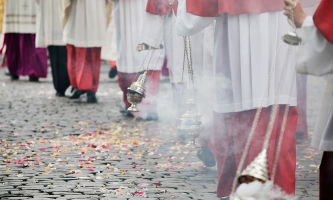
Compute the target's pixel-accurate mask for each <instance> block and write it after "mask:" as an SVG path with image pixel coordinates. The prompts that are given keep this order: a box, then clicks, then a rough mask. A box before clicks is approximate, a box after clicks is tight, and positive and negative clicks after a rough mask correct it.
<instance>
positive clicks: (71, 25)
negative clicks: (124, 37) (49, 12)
mask: <svg viewBox="0 0 333 200" xmlns="http://www.w3.org/2000/svg"><path fill="white" fill-rule="evenodd" d="M65 3H67V4H65V5H66V6H68V7H64V8H62V9H65V10H63V11H62V12H64V13H65V15H66V14H67V9H68V10H69V11H70V12H69V15H68V16H64V19H63V21H65V23H64V22H63V24H64V30H63V41H64V42H65V43H66V44H71V45H73V46H75V47H83V48H89V47H102V46H104V45H105V43H106V26H107V13H106V7H107V3H108V0H94V1H91V0H71V1H68V0H66V1H65ZM82 20H84V22H85V23H82Z"/></svg>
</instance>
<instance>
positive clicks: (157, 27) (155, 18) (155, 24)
mask: <svg viewBox="0 0 333 200" xmlns="http://www.w3.org/2000/svg"><path fill="white" fill-rule="evenodd" d="M164 25H165V16H160V15H152V14H150V13H146V16H145V19H144V23H143V29H142V33H141V39H140V42H141V43H145V44H147V45H149V46H152V47H155V48H159V46H160V44H161V43H162V40H163V30H164Z"/></svg>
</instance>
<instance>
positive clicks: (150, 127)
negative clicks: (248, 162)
mask: <svg viewBox="0 0 333 200" xmlns="http://www.w3.org/2000/svg"><path fill="white" fill-rule="evenodd" d="M108 70H109V68H108V67H107V66H106V65H103V67H102V70H101V81H100V85H99V90H98V93H97V98H98V101H99V103H98V104H95V105H90V104H86V100H85V97H84V98H83V99H81V100H69V99H67V98H59V97H56V96H55V91H54V89H53V85H52V80H51V74H50V73H49V76H48V78H47V79H41V80H40V82H39V83H32V82H29V81H28V78H27V77H20V80H18V81H11V80H10V78H9V77H8V76H5V75H4V69H0V94H1V103H0V199H3V200H5V199H39V200H42V199H45V200H46V199H48V200H49V199H67V200H69V199H141V198H144V199H205V200H214V199H218V198H217V197H216V195H215V190H216V181H217V178H216V177H217V175H216V169H215V168H205V167H204V166H202V164H201V162H199V160H198V159H197V157H196V151H191V150H188V149H185V148H184V147H183V146H184V145H182V144H178V143H177V139H176V130H175V129H176V127H175V123H174V120H173V119H171V118H169V117H167V116H169V115H167V116H163V115H160V120H159V121H158V122H148V121H136V120H133V119H128V118H125V117H124V116H122V115H121V114H120V113H119V108H120V107H121V105H122V100H121V98H122V93H121V91H120V89H119V87H118V84H117V81H116V80H110V79H109V78H108V77H107V73H108ZM323 87H324V80H323V79H322V78H315V77H309V79H308V126H309V130H310V132H311V131H312V130H313V126H314V123H315V119H316V115H317V112H318V110H319V103H320V101H321V94H322V93H323V89H324V88H323ZM160 90H161V93H160V97H159V98H160V99H161V100H163V101H161V102H162V103H160V104H159V113H162V112H169V110H170V104H171V96H172V95H171V91H170V84H169V82H168V80H167V79H163V80H162V82H161V89H160ZM68 92H69V91H68ZM310 134H311V133H310ZM309 143H310V141H309V140H307V141H302V142H300V143H299V144H298V146H297V169H296V170H297V175H296V176H297V183H296V187H297V193H296V195H297V196H298V198H299V199H303V200H317V199H318V186H319V182H318V180H319V179H318V168H319V163H320V159H321V155H322V152H320V151H317V150H315V149H313V148H310V147H309Z"/></svg>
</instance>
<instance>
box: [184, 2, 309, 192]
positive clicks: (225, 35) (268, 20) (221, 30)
mask: <svg viewBox="0 0 333 200" xmlns="http://www.w3.org/2000/svg"><path fill="white" fill-rule="evenodd" d="M307 4H308V5H313V4H314V2H313V1H308V2H307ZM282 8H283V2H281V1H279V0H272V1H266V0H254V1H247V0H244V1H233V0H180V1H179V7H178V14H177V29H178V32H179V33H180V34H181V35H194V34H196V33H198V32H199V31H201V30H203V29H204V28H205V27H206V26H207V25H209V24H211V23H212V21H214V20H215V19H216V25H215V38H214V44H215V46H214V61H213V62H214V74H213V76H214V78H213V80H212V81H213V82H214V93H215V98H213V99H212V102H211V103H213V104H214V106H213V109H214V133H213V134H214V138H213V141H214V146H215V152H214V153H215V158H216V162H217V170H218V186H217V196H218V197H226V196H229V194H230V193H231V188H232V183H233V180H234V178H235V176H236V169H237V168H238V165H239V163H240V158H241V156H242V155H243V152H244V151H247V152H246V153H247V157H246V159H245V165H244V166H243V168H244V167H246V166H247V165H248V164H249V163H250V162H252V161H253V160H254V158H255V157H256V156H257V155H258V154H259V152H261V150H262V148H263V138H264V137H265V134H266V130H267V127H268V122H269V120H270V117H271V113H272V105H274V104H275V100H277V96H279V98H278V101H277V103H278V105H279V106H278V111H277V117H276V120H275V124H274V126H273V131H272V135H271V138H270V141H269V148H268V165H269V166H268V169H269V170H270V173H271V172H272V171H271V170H272V169H273V168H272V166H273V161H274V156H275V153H276V149H277V145H278V143H277V139H278V138H279V136H280V134H284V136H283V140H282V148H281V152H280V157H279V159H278V165H277V172H276V174H278V176H276V177H275V179H274V180H275V184H277V185H278V186H279V187H281V188H282V190H283V191H284V192H286V193H288V194H294V192H295V167H296V142H295V132H296V125H297V109H296V102H297V99H296V90H295V85H296V84H294V83H293V82H295V77H293V76H292V74H293V70H294V64H295V63H294V61H295V59H294V58H295V57H294V56H293V55H290V56H291V59H290V60H289V63H287V65H288V66H287V69H286V75H285V79H284V81H283V85H282V88H281V92H280V93H278V88H279V86H278V85H279V81H280V79H281V77H282V76H281V75H282V68H283V66H284V62H285V56H286V53H287V48H288V46H287V45H286V44H281V46H280V47H279V45H280V43H281V39H280V38H281V35H283V34H284V33H286V32H288V31H289V29H290V26H289V24H288V22H287V21H286V20H285V18H284V17H283V15H282V12H281V10H282ZM278 49H280V51H279V54H278V56H277V57H276V60H275V56H276V55H277V52H278ZM273 67H274V68H275V69H274V71H273V74H272V76H271V77H270V78H269V73H270V70H271V69H272V68H273ZM268 83H269V85H268ZM267 85H268V86H269V87H268V92H267V93H265V89H266V87H267ZM292 85H294V87H293V88H291V87H292ZM291 91H292V92H291ZM286 104H290V105H291V107H290V108H289V112H288V115H287V123H286V129H285V131H284V133H280V130H281V125H282V119H283V114H284V111H285V109H286ZM259 107H263V109H262V110H261V113H260V116H259V121H258V125H257V127H256V129H255V132H254V136H253V139H252V140H251V141H250V146H249V149H244V147H245V144H246V141H247V138H248V135H249V133H250V129H251V127H252V125H253V123H254V116H255V114H256V112H257V109H258V108H259Z"/></svg>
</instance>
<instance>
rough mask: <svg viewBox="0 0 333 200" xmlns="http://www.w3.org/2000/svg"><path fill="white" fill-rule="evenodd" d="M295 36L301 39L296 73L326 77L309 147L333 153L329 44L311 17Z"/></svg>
mask: <svg viewBox="0 0 333 200" xmlns="http://www.w3.org/2000/svg"><path fill="white" fill-rule="evenodd" d="M298 34H299V35H300V37H302V39H303V46H302V47H301V53H300V55H301V56H300V59H299V63H298V70H300V71H301V72H302V73H306V74H311V75H316V76H323V75H326V74H328V76H327V83H326V88H325V93H324V95H323V100H322V104H321V108H320V112H319V114H318V117H317V122H316V125H315V129H314V133H313V136H312V142H311V145H312V146H313V147H315V148H318V149H319V150H322V151H333V134H332V132H333V98H332V94H333V93H332V91H333V44H331V43H330V42H328V41H327V40H326V39H325V38H324V37H323V35H322V34H321V33H320V32H319V31H318V29H317V28H316V27H315V26H314V23H313V19H312V17H307V18H306V19H305V21H304V23H303V26H302V28H300V29H298Z"/></svg>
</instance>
